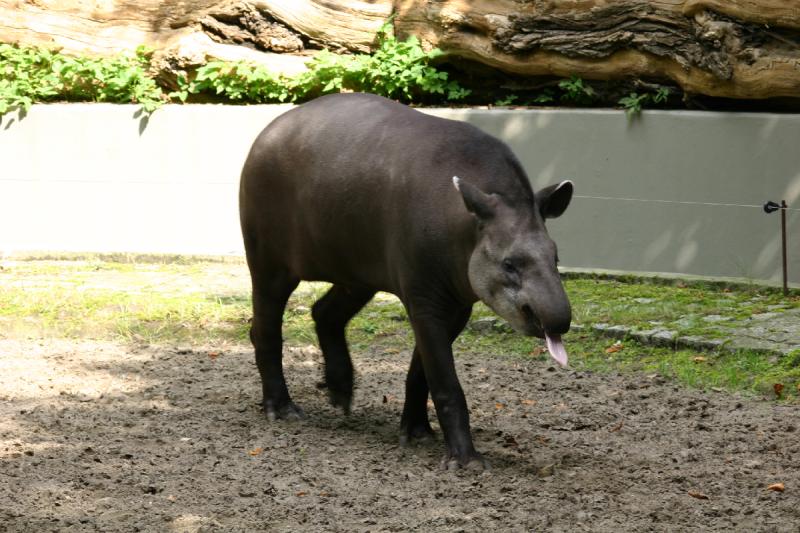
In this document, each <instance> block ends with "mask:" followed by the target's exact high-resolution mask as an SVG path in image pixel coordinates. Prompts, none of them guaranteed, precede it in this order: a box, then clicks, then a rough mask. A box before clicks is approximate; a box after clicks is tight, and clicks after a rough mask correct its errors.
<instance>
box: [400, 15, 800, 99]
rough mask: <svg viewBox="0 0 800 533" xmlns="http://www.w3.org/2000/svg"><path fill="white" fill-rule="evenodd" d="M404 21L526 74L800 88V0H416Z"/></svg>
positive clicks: (431, 42) (719, 91) (759, 94)
mask: <svg viewBox="0 0 800 533" xmlns="http://www.w3.org/2000/svg"><path fill="white" fill-rule="evenodd" d="M397 29H398V32H399V33H400V34H407V35H417V36H419V37H420V38H421V39H422V40H423V41H424V42H425V43H426V44H427V45H428V46H437V47H439V48H442V49H443V50H445V51H447V52H449V53H451V54H453V55H457V56H461V57H464V58H467V59H470V60H473V61H477V62H479V63H482V64H485V65H489V66H492V67H494V68H497V69H500V70H502V71H505V72H512V73H515V74H520V75H525V76H542V75H553V76H569V75H571V74H577V75H579V76H582V77H586V78H590V79H603V80H606V79H624V78H628V77H644V78H649V79H663V80H667V79H668V80H672V81H674V82H675V83H677V84H678V85H680V86H681V87H682V88H683V89H684V90H686V91H688V92H692V93H699V94H704V95H710V96H719V97H729V98H752V99H758V98H769V97H794V98H797V97H799V96H800V2H798V1H797V0H794V1H784V2H780V1H777V0H763V1H756V0H745V1H741V0H739V1H737V0H733V1H730V2H716V1H705V2H701V1H681V0H673V1H666V0H663V1H660V2H658V1H656V2H650V1H641V0H625V1H604V0H551V1H541V2H530V1H523V0H498V1H495V0H491V1H490V0H476V1H466V0H439V1H435V0H434V1H422V0H409V1H405V2H400V6H399V9H398V16H397Z"/></svg>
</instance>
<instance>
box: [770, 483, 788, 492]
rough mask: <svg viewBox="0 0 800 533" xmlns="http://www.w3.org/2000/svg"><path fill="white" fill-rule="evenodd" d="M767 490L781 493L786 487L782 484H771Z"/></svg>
mask: <svg viewBox="0 0 800 533" xmlns="http://www.w3.org/2000/svg"><path fill="white" fill-rule="evenodd" d="M767 490H774V491H775V492H783V491H784V490H786V486H785V485H784V484H783V483H773V484H772V485H770V486H769V487H767Z"/></svg>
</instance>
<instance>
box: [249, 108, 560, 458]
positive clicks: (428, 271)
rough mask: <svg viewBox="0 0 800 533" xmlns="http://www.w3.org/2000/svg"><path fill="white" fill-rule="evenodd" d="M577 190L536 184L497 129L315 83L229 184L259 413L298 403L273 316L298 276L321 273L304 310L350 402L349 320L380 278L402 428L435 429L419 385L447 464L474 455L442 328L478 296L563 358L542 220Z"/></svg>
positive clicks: (296, 411)
mask: <svg viewBox="0 0 800 533" xmlns="http://www.w3.org/2000/svg"><path fill="white" fill-rule="evenodd" d="M572 191H573V186H572V183H571V182H569V181H563V182H561V183H558V184H555V185H551V186H549V187H546V188H544V189H542V190H539V191H536V193H534V192H533V190H532V189H531V186H530V183H529V181H528V177H527V176H526V174H525V171H524V170H523V169H522V166H521V165H520V162H519V161H518V160H517V158H516V157H515V156H514V154H513V153H512V152H511V150H510V149H509V147H508V146H507V145H506V144H504V143H503V142H501V141H500V140H498V139H496V138H494V137H492V136H490V135H488V134H486V133H483V132H482V131H481V130H479V129H478V128H476V127H474V126H471V125H469V124H467V123H465V122H460V121H454V120H447V119H443V118H438V117H434V116H431V115H428V114H424V113H421V112H419V111H416V110H413V109H411V108H409V107H407V106H404V105H402V104H399V103H396V102H393V101H391V100H387V99H385V98H382V97H378V96H374V95H367V94H337V95H330V96H324V97H321V98H318V99H316V100H313V101H311V102H308V103H306V104H303V105H300V106H298V107H296V108H294V109H292V110H290V111H288V112H286V113H285V114H283V115H281V116H279V117H278V118H277V119H275V120H274V121H273V122H272V123H271V124H269V126H267V127H266V128H265V129H264V130H263V131H262V132H261V134H260V135H259V136H258V137H257V138H256V140H255V143H254V144H253V147H252V148H251V150H250V154H249V156H248V157H247V161H246V162H245V164H244V169H243V170H242V180H241V188H240V193H239V202H240V215H241V225H242V233H243V237H244V245H245V250H246V254H247V264H248V266H249V268H250V274H251V277H252V283H253V323H252V328H251V331H250V338H251V340H252V342H253V346H254V347H255V353H256V363H257V366H258V371H259V373H260V374H261V382H262V387H263V407H264V411H265V413H266V415H267V417H268V418H269V419H271V420H274V419H275V418H300V417H302V416H303V412H302V410H301V409H300V408H299V407H298V406H297V405H295V403H294V402H293V401H292V399H291V396H290V395H289V390H288V389H287V386H286V381H285V379H284V374H283V363H282V344H283V339H282V335H281V328H282V317H283V312H284V308H285V306H286V302H287V300H288V298H289V296H290V295H291V293H292V291H293V290H294V289H295V287H297V285H298V283H299V282H300V281H301V280H315V281H327V282H331V283H332V286H331V288H330V290H328V292H327V293H326V294H325V295H324V296H322V298H320V299H319V301H317V302H316V303H315V304H314V306H313V309H312V312H311V314H312V317H313V319H314V322H315V326H316V331H317V336H318V338H319V344H320V349H321V350H322V354H323V358H324V361H325V384H326V386H327V389H328V394H329V397H330V400H331V402H332V403H333V404H334V405H335V406H339V407H341V408H342V409H344V411H345V413H349V410H350V404H351V401H352V397H353V365H352V362H351V360H350V353H349V352H348V348H347V342H346V340H345V326H346V325H347V323H348V321H349V320H350V319H351V318H352V317H353V316H354V315H355V314H356V313H358V311H359V310H360V309H361V308H362V307H363V306H364V305H366V304H367V302H369V300H370V299H371V298H372V297H373V295H374V294H375V293H376V292H377V291H386V292H390V293H392V294H395V295H397V297H398V298H399V299H400V301H401V302H402V303H403V306H404V307H405V309H406V312H407V313H408V318H409V321H410V322H411V327H412V329H413V332H414V338H415V341H416V345H415V347H414V351H413V353H412V356H411V365H410V368H409V370H408V376H407V378H406V387H405V389H406V390H405V404H404V407H403V414H402V418H401V423H400V426H401V429H400V431H401V435H400V438H401V441H403V442H408V441H409V440H412V439H417V438H423V437H427V436H429V435H431V434H432V433H433V431H432V429H431V425H430V422H429V420H428V412H427V402H428V394H429V393H430V396H431V397H432V399H433V404H434V406H435V408H436V414H437V417H438V419H439V424H440V426H441V429H442V433H443V434H444V440H445V443H446V447H447V452H446V455H445V459H444V462H443V464H444V465H445V466H446V467H448V468H458V467H461V466H468V465H477V466H478V467H483V466H485V465H486V463H485V461H484V459H483V458H482V456H481V455H480V454H479V453H478V452H477V451H476V450H475V448H474V446H473V442H472V436H471V434H470V426H469V412H468V410H467V402H466V399H465V397H464V392H463V390H462V389H461V385H460V384H459V382H458V377H457V376H456V369H455V365H454V362H453V352H452V343H453V341H454V340H455V339H456V337H457V336H458V335H459V333H460V332H461V330H462V329H463V328H464V326H465V325H466V323H467V321H468V319H469V316H470V314H471V312H472V306H473V304H474V303H475V302H477V301H478V300H481V301H483V302H484V303H485V304H486V305H488V306H489V307H490V308H491V309H493V310H494V311H495V312H496V313H497V314H498V315H500V316H501V317H502V318H504V319H505V320H507V321H508V322H509V324H511V326H512V327H513V328H514V329H515V330H517V331H519V332H521V333H523V334H525V335H533V336H537V337H544V338H545V339H546V342H547V347H548V351H549V352H550V354H551V355H552V356H553V358H554V359H555V360H556V361H558V363H560V364H561V365H566V363H567V354H566V351H565V350H564V347H563V344H562V342H561V335H562V334H564V333H565V332H567V330H569V327H570V321H571V316H572V315H571V310H570V305H569V301H568V299H567V296H566V293H565V292H564V287H563V285H562V283H561V278H560V276H559V273H558V269H557V266H556V265H557V262H558V258H557V253H556V246H555V243H554V242H553V241H552V240H551V239H550V237H549V236H548V234H547V230H546V228H545V219H547V218H554V217H558V216H560V215H561V214H562V213H563V212H564V210H565V209H566V208H567V206H568V204H569V202H570V199H571V198H572Z"/></svg>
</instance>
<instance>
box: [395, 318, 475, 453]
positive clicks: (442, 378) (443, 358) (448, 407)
mask: <svg viewBox="0 0 800 533" xmlns="http://www.w3.org/2000/svg"><path fill="white" fill-rule="evenodd" d="M407 307H408V311H409V319H410V320H411V325H412V327H413V328H414V336H415V337H416V341H417V349H418V350H419V354H420V358H421V360H422V367H423V369H424V371H425V378H426V380H427V382H428V386H429V388H430V392H431V397H432V398H433V404H434V406H435V407H436V415H437V417H438V418H439V425H440V426H441V428H442V433H444V440H445V443H446V445H447V454H446V455H445V457H444V460H443V466H445V467H447V468H448V469H454V468H458V467H466V466H470V467H473V466H475V467H479V468H485V467H486V466H488V465H487V464H486V461H485V460H484V459H483V457H482V456H481V454H479V453H478V452H477V451H475V446H474V445H473V443H472V435H471V434H470V427H469V411H468V410H467V401H466V398H465V397H464V391H463V390H462V389H461V384H460V383H459V382H458V376H456V368H455V364H454V362H453V350H452V346H451V343H452V340H451V338H450V337H451V333H450V332H451V330H452V326H451V324H452V321H453V309H449V308H448V309H441V308H433V307H432V306H431V305H430V304H428V303H421V304H420V303H417V304H416V305H415V304H414V303H412V304H411V305H408V306H407Z"/></svg>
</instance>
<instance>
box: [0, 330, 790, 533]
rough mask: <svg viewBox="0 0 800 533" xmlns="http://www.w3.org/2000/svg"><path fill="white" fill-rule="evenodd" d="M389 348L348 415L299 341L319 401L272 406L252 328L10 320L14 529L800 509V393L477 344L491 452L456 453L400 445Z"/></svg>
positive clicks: (349, 527) (498, 520)
mask: <svg viewBox="0 0 800 533" xmlns="http://www.w3.org/2000/svg"><path fill="white" fill-rule="evenodd" d="M393 352H396V351H395V350H386V351H385V352H377V351H376V352H361V353H357V354H355V356H354V359H355V364H356V368H357V371H358V390H357V393H356V398H355V404H354V409H353V413H352V415H350V416H349V417H345V416H343V415H342V414H341V413H340V412H338V411H336V410H334V409H333V408H331V407H330V406H329V405H328V402H327V398H326V396H325V391H324V390H319V389H318V388H317V387H316V383H317V381H318V380H319V379H320V376H321V369H320V356H319V353H318V351H317V350H316V349H315V348H313V347H308V348H293V349H287V352H286V367H287V378H288V380H289V383H290V387H291V391H292V393H293V395H294V398H295V400H296V401H297V403H298V404H300V405H301V406H302V407H303V408H304V409H305V411H306V413H307V415H308V418H307V419H306V420H303V421H299V422H284V421H278V422H275V423H269V422H268V421H267V420H266V419H265V417H264V416H263V414H262V413H261V411H260V409H259V406H258V401H259V394H260V385H259V380H258V373H257V371H256V368H255V364H254V362H253V356H252V352H251V350H250V348H249V347H247V346H239V345H219V346H209V347H207V348H204V349H201V350H198V349H185V348H180V347H173V348H170V347H146V346H140V347H130V346H125V345H120V344H114V343H106V342H88V341H86V342H78V341H76V342H70V341H63V340H29V341H20V340H9V339H6V340H0V531H4V532H5V531H10V532H17V531H31V532H42V531H59V532H62V531H104V532H113V531H187V532H188V531H192V532H194V531H207V532H212V531H375V532H378V531H446V532H455V531H487V530H494V531H544V530H547V531H600V532H605V531H608V532H611V531H613V532H618V531H688V530H693V531H698V530H703V531H798V527H800V526H799V525H800V505H798V504H799V503H800V497H799V495H800V468H798V464H800V432H798V429H797V428H798V427H800V413H798V410H797V406H796V405H788V404H781V403H775V402H765V401H759V400H755V399H749V398H746V397H742V396H736V395H730V394H727V393H722V392H714V391H709V392H702V391H696V390H689V389H685V388H682V387H679V386H677V385H675V384H673V383H671V382H668V381H665V380H664V379H662V378H660V377H659V376H654V375H649V376H648V375H640V374H625V375H619V374H592V373H586V372H576V371H571V370H562V369H556V368H554V367H552V366H551V365H550V363H543V362H542V361H541V360H533V359H531V360H521V359H517V358H512V357H492V358H490V357H487V356H486V355H480V356H479V355H475V354H460V355H459V357H458V370H459V375H460V377H461V382H462V385H463V386H464V389H465V391H466V393H467V399H468V401H469V403H470V407H471V413H472V424H473V432H474V435H475V439H476V445H477V446H478V448H479V449H480V450H481V451H482V452H484V454H485V455H486V457H487V458H488V460H489V461H490V463H491V465H492V469H491V470H490V471H488V472H482V473H478V472H472V471H459V472H448V471H443V470H441V469H440V468H439V459H440V457H441V456H442V454H443V449H444V448H443V444H442V442H441V437H440V436H439V438H438V439H437V440H436V441H433V442H427V443H422V444H417V445H415V446H412V447H410V448H402V447H400V446H399V445H398V439H397V428H398V425H399V416H400V411H401V407H402V391H403V380H404V376H405V371H406V367H407V364H408V362H409V360H410V353H409V352H408V351H402V352H400V353H393ZM431 416H432V418H433V417H434V415H433V410H432V409H431ZM439 435H440V433H439ZM776 483H783V487H784V489H785V490H784V491H782V492H781V491H778V490H770V489H769V488H768V487H769V486H770V485H773V484H776ZM773 489H774V487H773Z"/></svg>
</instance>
